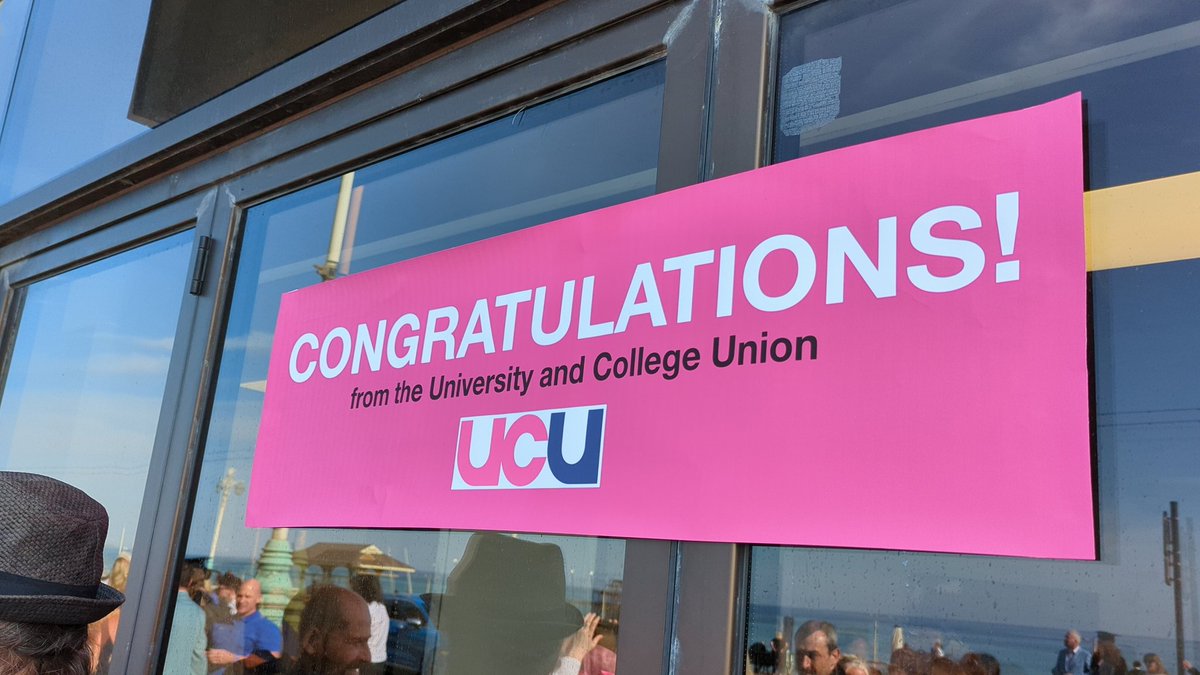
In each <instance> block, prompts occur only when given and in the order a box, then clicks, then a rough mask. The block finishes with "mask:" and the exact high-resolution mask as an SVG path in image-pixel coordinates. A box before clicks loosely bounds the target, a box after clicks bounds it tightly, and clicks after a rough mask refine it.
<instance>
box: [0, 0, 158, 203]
mask: <svg viewBox="0 0 1200 675" xmlns="http://www.w3.org/2000/svg"><path fill="white" fill-rule="evenodd" d="M10 5H11V7H10ZM28 5H29V2H28V1H27V0H16V1H13V0H9V2H4V3H2V4H0V42H3V43H4V44H3V46H0V69H5V68H7V70H5V71H0V85H3V84H5V83H7V79H6V78H8V77H12V82H13V84H12V89H11V96H9V98H8V105H7V107H6V108H3V109H0V202H5V201H8V200H10V199H12V198H13V197H15V196H17V195H20V194H23V193H25V192H28V191H29V190H31V189H33V188H35V187H37V186H39V185H41V184H43V183H45V182H47V181H48V180H50V179H52V178H55V177H57V176H59V175H61V174H63V173H65V172H66V171H68V170H70V169H72V168H74V167H76V166H78V165H79V164H81V163H83V162H85V161H87V160H89V159H91V158H93V157H96V156H97V155H99V154H101V153H103V152H104V151H106V150H109V149H111V148H114V147H116V146H118V145H120V144H121V143H123V142H125V141H127V140H129V139H130V138H133V137H134V136H137V135H138V134H141V133H143V132H145V131H146V130H147V128H146V127H145V126H143V125H141V124H138V123H136V122H132V121H130V120H129V119H128V117H127V115H128V112H129V99H130V96H131V95H132V93H133V84H134V77H135V76H136V74H137V67H138V59H139V58H140V55H141V49H142V40H143V38H144V36H145V32H146V21H147V18H148V16H149V12H150V0H88V1H87V2H71V1H69V0H35V1H33V7H32V11H31V12H30V13H29V14H28V17H29V21H28V25H24V23H23V19H24V16H23V13H22V12H21V11H19V10H20V9H21V8H22V7H25V8H28ZM22 35H23V36H24V43H23V47H22V49H21V54H20V59H19V61H17V62H16V63H15V64H14V62H13V61H12V60H11V58H10V57H11V54H9V52H11V51H13V49H12V45H13V44H14V43H16V44H20V37H21V36H22ZM10 40H11V41H10ZM14 65H15V76H14V73H13V70H12V68H13V67H14ZM4 93H5V94H9V92H8V91H5V92H4ZM3 101H4V97H3V96H2V95H0V102H3Z"/></svg>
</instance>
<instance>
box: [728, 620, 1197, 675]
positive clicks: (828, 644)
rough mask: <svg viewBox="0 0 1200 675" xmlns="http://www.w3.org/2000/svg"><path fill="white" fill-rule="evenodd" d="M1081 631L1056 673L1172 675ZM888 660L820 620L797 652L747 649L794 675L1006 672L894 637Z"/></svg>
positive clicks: (1104, 637)
mask: <svg viewBox="0 0 1200 675" xmlns="http://www.w3.org/2000/svg"><path fill="white" fill-rule="evenodd" d="M1082 641H1083V640H1082V637H1081V635H1080V633H1079V631H1077V630H1074V629H1072V630H1068V631H1067V632H1066V635H1065V636H1064V637H1063V649H1061V650H1060V651H1059V652H1058V656H1057V658H1056V660H1055V663H1054V666H1053V667H1052V668H1050V673H1051V675H1169V673H1168V671H1167V669H1166V667H1165V666H1164V665H1163V661H1162V658H1161V657H1159V655H1158V654H1153V653H1149V654H1145V655H1143V656H1142V660H1141V661H1134V662H1133V664H1132V666H1130V665H1129V664H1128V663H1127V662H1126V660H1125V657H1124V656H1123V655H1122V653H1121V650H1120V648H1119V647H1117V642H1116V636H1115V635H1113V634H1112V633H1109V632H1105V631H1100V632H1098V633H1097V636H1096V641H1095V643H1094V644H1095V646H1094V649H1093V651H1091V652H1089V651H1088V650H1087V649H1084V648H1083V647H1082V646H1081V645H1082ZM893 642H894V644H893V645H892V646H893V647H894V648H893V649H892V651H891V655H890V658H889V659H888V661H887V662H886V663H885V662H881V661H875V660H870V659H867V658H866V656H865V655H863V654H856V653H853V650H847V651H843V650H842V647H841V645H839V643H838V632H837V628H836V627H835V626H834V625H833V624H831V623H829V622H827V621H820V620H812V621H807V622H805V623H803V624H801V625H800V627H799V628H798V629H797V630H796V633H795V642H793V643H792V644H793V645H794V651H791V650H790V649H789V646H788V644H787V642H786V640H785V639H784V638H783V637H782V635H780V636H777V637H776V638H775V639H773V640H772V641H771V643H770V644H767V643H763V642H756V643H754V644H752V645H750V647H749V649H748V650H747V653H746V672H747V673H753V674H767V673H770V674H774V675H792V673H801V674H803V675H1000V661H999V660H997V659H996V657H994V656H992V655H991V654H987V653H983V652H968V653H966V654H963V655H962V656H961V657H960V658H958V659H957V660H955V659H952V658H949V657H947V656H946V654H945V653H944V651H943V650H942V647H941V644H940V643H938V642H935V643H934V644H933V645H932V646H931V647H930V649H929V650H928V651H922V650H916V649H913V648H912V647H911V646H908V645H905V644H904V642H903V639H894V640H893ZM1183 668H1184V670H1185V671H1187V672H1188V673H1189V675H1200V670H1197V669H1196V668H1194V667H1193V666H1192V664H1191V663H1189V662H1188V661H1184V662H1183Z"/></svg>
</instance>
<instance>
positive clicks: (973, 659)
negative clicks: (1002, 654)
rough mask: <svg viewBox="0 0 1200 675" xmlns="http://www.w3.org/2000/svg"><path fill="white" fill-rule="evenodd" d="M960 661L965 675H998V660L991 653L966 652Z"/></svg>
mask: <svg viewBox="0 0 1200 675" xmlns="http://www.w3.org/2000/svg"><path fill="white" fill-rule="evenodd" d="M961 663H962V667H963V672H965V673H966V674H967V675H1000V661H999V659H997V658H996V657H995V656H992V655H991V654H986V653H983V652H967V653H966V654H963V657H962V661H961Z"/></svg>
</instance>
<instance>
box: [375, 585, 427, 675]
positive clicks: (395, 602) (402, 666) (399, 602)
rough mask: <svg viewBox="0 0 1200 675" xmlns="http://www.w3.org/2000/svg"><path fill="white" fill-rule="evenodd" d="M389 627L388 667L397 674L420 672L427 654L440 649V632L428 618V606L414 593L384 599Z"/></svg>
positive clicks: (389, 670)
mask: <svg viewBox="0 0 1200 675" xmlns="http://www.w3.org/2000/svg"><path fill="white" fill-rule="evenodd" d="M383 604H384V607H386V608H387V613H388V619H389V626H388V639H387V670H388V672H389V673H394V674H396V675H419V674H420V673H421V668H422V666H423V665H424V662H425V654H432V653H434V650H436V649H437V641H438V633H437V629H436V628H434V627H433V625H432V624H431V623H430V620H429V608H428V607H427V606H426V605H425V601H424V600H422V599H421V598H420V597H418V596H415V595H396V596H390V597H387V598H385V599H384V601H383Z"/></svg>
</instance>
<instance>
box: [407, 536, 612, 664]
mask: <svg viewBox="0 0 1200 675" xmlns="http://www.w3.org/2000/svg"><path fill="white" fill-rule="evenodd" d="M430 604H431V613H432V615H433V617H434V621H435V622H436V623H437V627H438V630H439V632H440V633H441V634H442V635H443V637H444V647H445V651H444V652H443V653H442V657H441V658H442V659H443V661H442V663H441V664H440V665H441V666H444V668H445V669H444V670H441V669H439V672H441V673H444V674H445V675H478V674H479V673H488V674H489V675H549V674H550V673H552V672H556V671H557V672H560V673H561V672H563V671H562V670H560V666H562V665H564V664H560V662H559V657H560V655H561V656H564V660H566V659H568V658H570V657H568V656H565V655H562V654H561V652H562V650H563V646H564V639H565V638H567V637H568V636H572V634H575V635H576V636H577V637H578V640H579V642H586V643H589V644H594V642H592V640H593V639H594V637H593V636H592V635H583V632H587V625H586V624H585V625H581V622H580V618H579V611H578V610H577V609H575V608H574V607H572V606H571V605H569V604H568V603H567V601H566V574H565V572H564V567H563V555H562V550H561V549H560V548H559V547H558V546H555V545H553V544H538V543H534V542H530V541H525V540H522V539H516V538H514V537H509V536H505V535H500V534H491V533H479V532H477V533H475V534H473V535H471V538H470V540H468V542H467V547H466V551H465V552H464V553H463V556H462V558H461V560H460V561H459V563H458V565H456V566H455V568H454V569H453V570H452V571H451V572H450V575H449V577H448V578H447V579H446V592H445V593H444V594H442V595H435V596H433V597H432V602H431V603H430ZM581 629H583V632H581ZM591 630H592V632H594V630H595V627H594V625H593V627H592V629H591ZM576 653H578V652H576ZM577 663H578V662H576V664H577ZM566 665H568V666H569V665H574V667H575V671H576V672H578V665H575V664H570V663H569V662H568V664H566Z"/></svg>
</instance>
